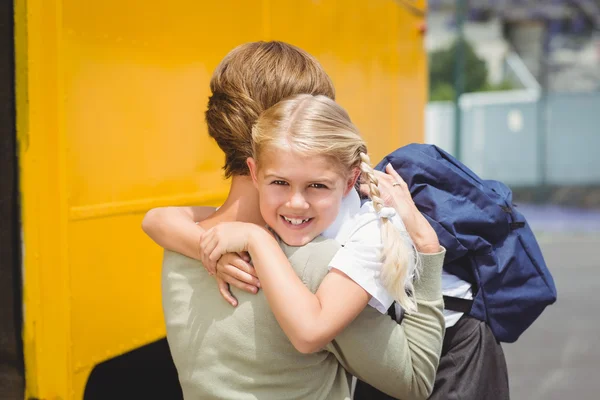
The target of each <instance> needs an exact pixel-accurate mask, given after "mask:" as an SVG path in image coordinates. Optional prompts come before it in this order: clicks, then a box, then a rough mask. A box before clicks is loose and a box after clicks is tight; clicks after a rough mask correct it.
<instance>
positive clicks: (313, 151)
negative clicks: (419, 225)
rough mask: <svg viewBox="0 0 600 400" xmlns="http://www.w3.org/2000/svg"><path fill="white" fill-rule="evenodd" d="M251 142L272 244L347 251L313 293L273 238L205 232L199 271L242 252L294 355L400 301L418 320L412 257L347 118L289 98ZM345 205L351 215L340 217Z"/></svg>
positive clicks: (235, 230)
mask: <svg viewBox="0 0 600 400" xmlns="http://www.w3.org/2000/svg"><path fill="white" fill-rule="evenodd" d="M253 141H254V146H253V154H254V157H253V158H249V159H248V166H249V169H250V173H251V176H252V180H253V181H254V184H255V186H256V188H257V190H258V193H259V205H260V211H261V214H262V217H263V219H264V221H265V222H266V223H267V225H268V227H269V228H270V229H271V230H272V231H274V232H275V233H276V235H277V238H278V239H279V240H282V241H283V242H285V243H286V244H288V245H291V246H303V245H305V244H307V243H309V242H310V241H312V240H313V239H314V238H315V237H317V236H318V235H321V234H323V233H325V235H326V236H332V237H335V238H336V239H337V241H338V242H340V243H341V244H342V245H343V246H344V247H343V248H342V249H341V250H340V251H339V252H338V254H336V256H335V257H334V259H333V260H332V261H331V263H330V268H331V270H330V273H329V274H328V275H327V276H326V277H325V279H324V280H323V282H322V283H321V285H320V287H319V289H318V291H317V292H316V293H315V294H313V293H311V292H310V291H309V290H308V289H307V288H306V287H305V285H304V284H303V283H302V282H301V281H300V279H299V278H298V276H297V275H296V274H295V272H294V271H293V270H292V268H291V266H290V265H289V262H288V260H287V258H286V257H285V256H284V254H283V252H282V251H281V250H280V248H279V244H278V242H277V240H276V239H275V238H274V237H273V235H272V234H271V233H270V232H269V231H268V230H266V229H263V228H262V227H259V226H257V225H255V224H249V223H241V222H228V223H221V224H219V225H217V226H216V227H214V228H211V229H210V230H208V231H206V232H205V233H204V234H203V235H202V236H201V239H200V242H199V247H200V249H201V250H202V257H201V258H202V260H203V261H204V264H205V266H206V267H207V268H209V269H212V268H214V267H215V266H216V262H217V261H218V260H219V259H220V258H221V256H222V255H223V254H225V253H232V252H237V253H242V252H248V253H249V254H250V257H251V258H252V261H253V264H254V267H255V268H256V272H257V274H258V277H259V278H260V283H261V287H262V288H263V290H264V292H265V295H266V297H267V300H268V301H269V304H270V306H271V308H272V310H273V313H274V315H275V317H276V318H277V320H278V322H279V323H280V325H281V327H282V329H283V330H284V332H285V333H286V334H287V336H288V337H289V339H290V341H291V342H292V343H293V344H294V346H295V347H296V348H297V349H298V350H299V351H300V352H314V351H317V350H319V349H320V348H322V347H323V346H324V345H325V344H327V343H329V342H330V341H331V340H332V339H333V338H334V337H335V336H336V335H337V334H338V333H339V332H340V331H341V330H343V328H344V327H345V326H347V325H348V324H349V323H350V322H351V321H352V320H353V319H354V318H355V317H356V316H357V315H358V313H359V312H360V311H361V310H362V309H363V308H364V307H365V306H366V305H367V303H368V304H370V305H371V306H373V307H375V308H376V309H377V310H379V311H380V312H382V313H385V312H386V311H387V309H388V308H389V307H390V305H391V304H392V303H393V300H394V299H396V300H397V301H398V303H399V304H400V305H401V306H402V308H403V309H404V310H405V311H407V312H408V313H411V312H415V311H416V309H417V305H416V302H415V297H414V294H415V292H414V287H413V285H412V281H413V277H414V275H415V274H416V265H417V253H415V251H414V250H413V243H412V241H411V238H410V237H409V235H408V234H407V233H406V230H405V228H404V224H403V223H402V220H401V219H400V217H399V216H398V215H396V211H395V210H394V209H392V208H388V207H384V206H383V203H382V200H381V199H380V197H379V189H378V187H377V179H376V177H375V174H374V172H373V170H372V168H371V166H370V165H369V158H368V156H367V154H366V146H365V143H364V141H363V140H362V138H361V137H360V135H359V133H358V131H357V129H356V127H355V126H354V125H353V124H352V123H351V121H350V118H349V117H348V115H347V114H346V112H345V111H344V110H343V109H342V108H341V107H340V106H339V105H337V104H336V103H335V102H333V101H332V100H330V99H328V98H326V97H323V96H312V95H299V96H295V97H293V98H290V99H288V100H284V101H282V102H280V103H278V104H276V105H275V106H273V107H271V108H270V109H269V110H267V111H266V112H264V113H263V114H262V115H261V117H260V118H259V120H258V122H257V123H256V125H255V127H254V129H253ZM361 174H362V175H363V177H364V180H365V181H367V182H368V185H369V190H370V194H371V199H372V201H370V202H367V203H365V204H364V205H363V206H362V207H361V206H360V199H359V198H358V195H357V193H356V192H355V190H354V187H355V183H356V181H357V178H358V177H359V176H360V175H361ZM342 199H344V202H345V207H344V210H346V214H347V215H339V216H338V212H339V210H340V205H341V203H342ZM336 217H338V218H337V219H336ZM328 228H329V229H328ZM427 233H430V232H427ZM434 235H435V234H434ZM430 242H431V243H433V240H431V241H430ZM431 243H430V244H431ZM433 247H435V250H434V252H437V251H439V250H440V249H439V245H437V247H436V246H433ZM419 250H420V249H419Z"/></svg>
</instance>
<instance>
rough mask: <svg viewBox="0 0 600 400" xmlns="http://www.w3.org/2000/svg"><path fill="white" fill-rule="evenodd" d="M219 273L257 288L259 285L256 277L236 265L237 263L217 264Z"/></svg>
mask: <svg viewBox="0 0 600 400" xmlns="http://www.w3.org/2000/svg"><path fill="white" fill-rule="evenodd" d="M239 261H241V260H239ZM242 262H243V261H242ZM219 273H220V274H222V276H225V275H229V276H231V277H232V278H234V279H236V280H238V281H240V282H242V283H244V284H247V285H250V286H254V287H255V288H258V287H259V286H260V282H259V280H258V278H257V277H255V276H252V275H250V274H249V273H247V272H245V271H243V270H241V269H240V268H239V267H238V265H232V264H225V265H222V264H219Z"/></svg>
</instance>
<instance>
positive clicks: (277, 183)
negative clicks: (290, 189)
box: [271, 180, 287, 186]
mask: <svg viewBox="0 0 600 400" xmlns="http://www.w3.org/2000/svg"><path fill="white" fill-rule="evenodd" d="M271 185H280V186H283V185H287V182H286V181H280V180H276V181H273V182H271Z"/></svg>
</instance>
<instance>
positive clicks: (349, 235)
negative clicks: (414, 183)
mask: <svg viewBox="0 0 600 400" xmlns="http://www.w3.org/2000/svg"><path fill="white" fill-rule="evenodd" d="M360 203H361V202H360V198H359V197H358V193H357V192H356V191H355V190H351V191H350V193H349V194H348V195H347V196H346V197H345V198H344V200H343V201H342V206H341V208H340V212H339V214H338V216H337V218H336V220H335V221H334V222H333V224H332V225H331V226H330V227H329V228H327V229H326V230H325V232H323V236H325V237H327V238H333V239H335V240H336V241H337V242H338V243H340V244H341V245H342V246H343V247H342V248H341V249H340V250H339V251H338V252H337V253H336V255H335V256H334V257H333V259H332V260H331V262H330V263H329V268H330V269H331V268H335V269H337V270H339V271H342V272H343V273H345V274H346V275H348V276H349V277H350V278H351V279H352V280H353V281H355V282H356V283H357V284H358V285H360V286H361V287H362V288H363V289H365V290H366V291H367V292H368V293H369V294H370V295H371V300H370V301H369V305H370V306H372V307H374V308H375V309H377V310H378V311H379V312H381V313H383V314H385V313H387V310H388V309H389V308H390V306H391V305H392V304H393V302H394V297H393V296H392V295H391V294H390V293H389V292H388V291H387V290H386V289H385V287H384V286H383V282H382V281H381V279H380V277H379V275H380V273H381V268H382V265H383V263H382V261H381V252H382V251H383V245H382V239H381V218H380V217H379V215H378V214H377V212H376V211H375V209H374V207H373V202H371V201H368V202H366V203H365V204H363V205H362V207H361V205H360ZM394 214H395V212H394ZM391 221H392V223H393V224H394V226H395V227H396V228H397V229H398V230H399V231H400V232H406V227H405V226H404V223H403V222H402V219H401V218H400V217H399V216H398V215H393V216H392V217H391ZM405 237H406V243H405V244H406V246H407V251H409V252H412V251H413V244H412V240H411V239H410V237H409V236H408V234H406V235H405ZM412 259H413V258H412V257H411V260H412ZM408 268H409V270H410V271H411V272H409V273H410V274H411V275H412V272H413V271H414V268H415V266H414V263H413V265H409V266H408Z"/></svg>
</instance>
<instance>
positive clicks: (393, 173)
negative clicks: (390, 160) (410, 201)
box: [385, 164, 407, 187]
mask: <svg viewBox="0 0 600 400" xmlns="http://www.w3.org/2000/svg"><path fill="white" fill-rule="evenodd" d="M385 172H387V173H388V174H389V175H390V176H391V177H392V178H393V179H394V181H395V182H398V183H400V184H402V185H403V186H405V187H407V185H406V182H404V179H402V177H401V176H400V174H398V173H397V172H396V170H395V169H394V167H392V164H388V165H386V166H385Z"/></svg>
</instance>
